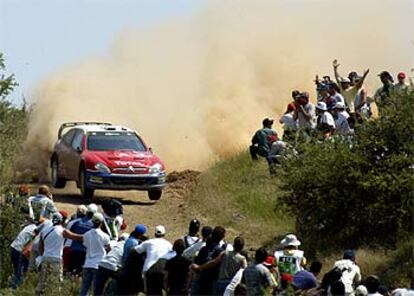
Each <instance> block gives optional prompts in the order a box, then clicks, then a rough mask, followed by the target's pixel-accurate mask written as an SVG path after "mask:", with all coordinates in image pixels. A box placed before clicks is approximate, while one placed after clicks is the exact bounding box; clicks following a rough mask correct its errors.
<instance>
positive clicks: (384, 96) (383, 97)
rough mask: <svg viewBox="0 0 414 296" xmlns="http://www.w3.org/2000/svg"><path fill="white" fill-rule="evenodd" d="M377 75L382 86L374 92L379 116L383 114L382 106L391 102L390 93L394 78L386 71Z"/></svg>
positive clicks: (392, 89)
mask: <svg viewBox="0 0 414 296" xmlns="http://www.w3.org/2000/svg"><path fill="white" fill-rule="evenodd" d="M378 76H379V78H380V80H381V82H382V86H381V87H380V88H378V89H377V91H376V92H375V95H374V101H375V104H376V105H377V107H378V111H379V114H380V116H381V115H384V108H385V107H387V106H388V105H389V104H390V103H391V95H392V93H393V92H394V78H393V77H392V75H391V74H390V73H389V72H388V71H382V72H381V73H380V74H378Z"/></svg>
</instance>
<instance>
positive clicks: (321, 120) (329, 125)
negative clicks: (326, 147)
mask: <svg viewBox="0 0 414 296" xmlns="http://www.w3.org/2000/svg"><path fill="white" fill-rule="evenodd" d="M316 114H317V115H318V118H317V129H318V130H319V131H321V132H322V133H323V135H324V137H325V138H327V137H330V136H331V135H332V134H333V133H334V132H335V128H336V126H335V120H334V118H333V116H332V114H331V113H329V112H328V107H327V106H326V103H325V102H318V104H317V105H316Z"/></svg>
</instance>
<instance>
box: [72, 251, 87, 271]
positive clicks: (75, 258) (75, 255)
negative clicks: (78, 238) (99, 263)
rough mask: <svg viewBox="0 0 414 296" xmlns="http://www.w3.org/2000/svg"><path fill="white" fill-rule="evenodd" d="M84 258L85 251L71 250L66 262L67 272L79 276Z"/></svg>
mask: <svg viewBox="0 0 414 296" xmlns="http://www.w3.org/2000/svg"><path fill="white" fill-rule="evenodd" d="M85 257H86V252H85V251H78V250H71V251H70V257H69V258H70V259H69V262H68V272H70V273H72V274H73V275H80V274H81V273H82V266H83V264H84V263H85Z"/></svg>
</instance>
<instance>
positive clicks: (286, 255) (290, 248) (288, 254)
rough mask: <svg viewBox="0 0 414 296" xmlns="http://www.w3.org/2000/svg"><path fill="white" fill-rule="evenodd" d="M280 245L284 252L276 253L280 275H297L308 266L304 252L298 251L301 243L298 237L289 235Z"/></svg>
mask: <svg viewBox="0 0 414 296" xmlns="http://www.w3.org/2000/svg"><path fill="white" fill-rule="evenodd" d="M280 243H281V245H282V247H283V250H281V251H276V252H275V258H276V260H277V266H278V268H279V273H280V274H284V273H287V274H290V275H295V274H296V273H297V272H299V271H301V270H303V266H305V265H306V258H305V257H304V252H303V251H301V250H299V249H298V247H299V246H300V245H301V242H300V241H299V240H298V239H297V238H296V235H294V234H288V235H286V236H285V237H284V238H283V239H282V241H281V242H280Z"/></svg>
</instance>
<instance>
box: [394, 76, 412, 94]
mask: <svg viewBox="0 0 414 296" xmlns="http://www.w3.org/2000/svg"><path fill="white" fill-rule="evenodd" d="M406 77H407V75H405V73H404V72H400V73H398V75H397V80H398V82H397V83H396V84H395V85H394V91H395V92H396V94H398V95H407V94H408V93H409V92H410V85H409V84H408V83H407V82H406V81H405V79H406Z"/></svg>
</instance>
